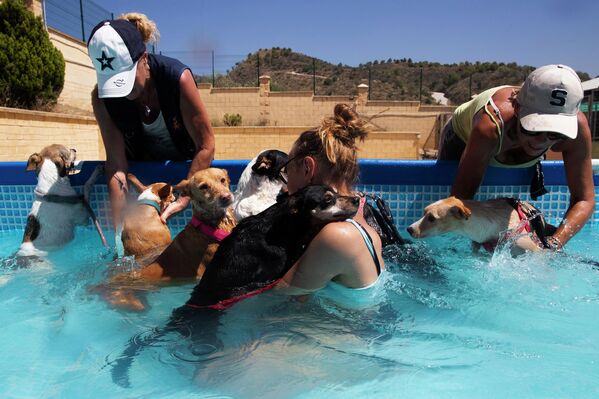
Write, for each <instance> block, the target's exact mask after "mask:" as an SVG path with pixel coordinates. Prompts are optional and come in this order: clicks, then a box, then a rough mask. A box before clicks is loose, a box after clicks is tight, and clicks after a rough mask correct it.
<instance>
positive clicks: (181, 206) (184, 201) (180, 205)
mask: <svg viewBox="0 0 599 399" xmlns="http://www.w3.org/2000/svg"><path fill="white" fill-rule="evenodd" d="M189 201H190V198H189V197H183V196H181V197H179V198H178V199H177V200H176V201H175V202H171V203H170V204H168V206H167V207H166V209H164V210H163V211H162V213H161V214H160V220H161V221H162V223H164V224H166V221H167V219H168V218H169V217H171V216H172V215H176V214H177V213H179V212H181V211H183V210H185V208H187V206H188V205H189Z"/></svg>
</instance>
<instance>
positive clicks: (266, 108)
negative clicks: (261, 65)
mask: <svg viewBox="0 0 599 399" xmlns="http://www.w3.org/2000/svg"><path fill="white" fill-rule="evenodd" d="M259 80H260V89H259V96H260V99H259V100H260V119H259V120H258V121H257V124H258V125H260V126H266V125H269V124H270V101H269V98H268V96H269V95H270V76H268V75H262V76H260V78H259Z"/></svg>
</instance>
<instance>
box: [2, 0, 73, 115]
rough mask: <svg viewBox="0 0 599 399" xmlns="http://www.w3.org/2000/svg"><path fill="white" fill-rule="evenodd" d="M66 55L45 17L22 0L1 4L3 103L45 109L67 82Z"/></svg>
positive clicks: (11, 105) (9, 0)
mask: <svg viewBox="0 0 599 399" xmlns="http://www.w3.org/2000/svg"><path fill="white" fill-rule="evenodd" d="M64 68H65V64H64V58H63V56H62V53H61V52H60V51H59V50H58V49H56V48H55V47H54V45H53V44H52V42H50V38H49V36H48V33H47V32H46V30H45V29H44V26H43V24H42V20H41V18H39V17H36V16H34V15H33V13H32V12H31V11H29V10H27V9H26V8H25V6H24V5H23V3H22V2H21V1H19V0H5V1H3V2H2V3H1V4H0V103H2V104H3V105H6V106H9V107H25V108H43V107H46V106H47V105H50V104H53V103H55V102H56V99H57V98H58V96H59V95H60V92H61V91H62V87H63V85H64Z"/></svg>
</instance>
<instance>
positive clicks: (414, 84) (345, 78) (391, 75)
mask: <svg viewBox="0 0 599 399" xmlns="http://www.w3.org/2000/svg"><path fill="white" fill-rule="evenodd" d="M258 56H259V58H260V65H259V67H260V68H259V71H260V74H261V75H270V77H271V79H272V80H271V90H272V91H296V90H307V91H312V89H313V68H315V71H316V72H315V75H316V79H315V80H316V94H317V95H348V94H349V95H354V94H356V86H357V85H358V84H360V83H366V84H368V82H369V70H370V90H371V93H370V98H371V99H372V100H418V99H419V88H420V74H421V71H422V102H423V103H428V104H430V103H433V102H434V100H433V99H432V97H431V95H430V93H431V92H443V93H445V96H446V97H447V98H449V100H450V101H451V102H452V103H453V104H460V103H462V102H464V101H466V100H468V98H469V94H470V92H471V93H472V94H476V93H480V92H481V91H483V90H485V89H487V88H490V87H494V86H499V85H504V84H512V85H520V84H522V82H523V81H524V79H525V77H526V75H527V74H528V73H529V72H531V71H532V70H533V69H534V67H532V66H529V65H518V64H516V63H513V62H512V63H502V62H463V63H459V64H440V63H438V62H428V61H419V62H414V61H412V60H411V59H410V58H407V59H406V58H402V59H392V58H389V59H387V60H375V61H372V62H367V63H365V64H360V65H359V66H358V67H351V66H348V65H344V64H337V65H335V64H331V63H329V62H327V61H324V60H320V59H315V58H312V57H310V56H308V55H305V54H301V53H296V52H294V51H292V50H291V49H289V48H278V47H274V48H271V49H260V50H258V51H257V52H255V53H250V54H248V55H247V58H246V59H245V60H243V61H241V62H238V63H237V64H236V65H235V66H234V67H233V68H232V69H231V70H230V71H229V72H228V73H227V74H226V75H219V76H218V77H217V79H216V82H215V85H216V86H217V87H223V86H256V85H257V84H258V83H257V82H258ZM578 74H579V76H580V78H581V79H582V80H586V79H589V75H588V74H587V73H581V72H579V73H578ZM198 81H201V82H210V81H211V77H207V76H203V77H198Z"/></svg>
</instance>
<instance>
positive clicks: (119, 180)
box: [92, 87, 128, 229]
mask: <svg viewBox="0 0 599 399" xmlns="http://www.w3.org/2000/svg"><path fill="white" fill-rule="evenodd" d="M92 108H93V110H94V115H95V116H96V120H97V121H98V126H99V127H100V133H101V134H102V141H103V142H104V151H105V152H106V168H105V169H106V170H105V173H106V182H107V185H108V193H109V196H110V205H111V209H112V225H113V227H114V228H115V229H116V228H118V226H120V224H121V212H122V210H123V208H124V207H125V202H126V197H125V194H126V192H127V177H126V176H127V169H128V163H127V157H126V155H125V140H124V139H123V135H122V134H121V132H120V130H119V128H118V127H117V126H116V124H115V123H114V121H113V120H112V118H111V117H110V115H109V114H108V111H107V110H106V106H105V105H104V102H103V101H102V100H101V99H99V98H98V89H97V87H96V88H95V89H94V90H93V91H92Z"/></svg>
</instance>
